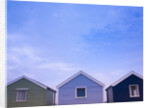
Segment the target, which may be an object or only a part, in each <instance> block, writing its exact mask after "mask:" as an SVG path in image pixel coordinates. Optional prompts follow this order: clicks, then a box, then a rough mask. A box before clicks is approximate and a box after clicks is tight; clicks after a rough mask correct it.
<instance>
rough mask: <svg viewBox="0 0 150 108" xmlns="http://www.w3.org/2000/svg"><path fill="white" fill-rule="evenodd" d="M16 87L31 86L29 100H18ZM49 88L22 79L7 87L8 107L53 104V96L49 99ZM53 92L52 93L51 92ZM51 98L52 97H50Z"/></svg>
mask: <svg viewBox="0 0 150 108" xmlns="http://www.w3.org/2000/svg"><path fill="white" fill-rule="evenodd" d="M16 88H29V90H28V91H27V101H26V102H16V94H17V91H16ZM46 92H47V90H46V89H43V88H41V87H39V86H37V85H36V84H34V83H32V82H30V81H28V80H26V79H21V80H19V81H17V82H15V83H13V84H11V85H9V86H8V87H7V102H8V103H7V105H8V107H26V106H45V105H47V103H49V104H51V103H53V102H48V101H52V98H53V97H51V99H50V100H47V93H46ZM50 94H51V93H50ZM49 98H50V97H49Z"/></svg>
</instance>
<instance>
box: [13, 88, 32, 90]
mask: <svg viewBox="0 0 150 108" xmlns="http://www.w3.org/2000/svg"><path fill="white" fill-rule="evenodd" d="M16 90H29V88H16Z"/></svg>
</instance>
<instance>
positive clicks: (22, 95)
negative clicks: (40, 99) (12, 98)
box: [16, 89, 27, 102]
mask: <svg viewBox="0 0 150 108" xmlns="http://www.w3.org/2000/svg"><path fill="white" fill-rule="evenodd" d="M26 95H27V89H17V96H16V102H25V101H26Z"/></svg>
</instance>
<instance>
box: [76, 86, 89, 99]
mask: <svg viewBox="0 0 150 108" xmlns="http://www.w3.org/2000/svg"><path fill="white" fill-rule="evenodd" d="M83 88H84V89H85V96H82V97H78V96H77V89H83ZM75 98H87V88H86V87H76V88H75Z"/></svg>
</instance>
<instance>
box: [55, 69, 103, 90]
mask: <svg viewBox="0 0 150 108" xmlns="http://www.w3.org/2000/svg"><path fill="white" fill-rule="evenodd" d="M80 74H82V75H84V76H86V77H87V78H89V79H91V80H92V81H94V82H96V83H97V84H99V85H100V86H103V87H104V86H105V85H104V84H103V83H102V82H100V81H98V80H96V79H95V78H93V77H91V76H90V75H88V74H86V73H85V72H83V71H79V72H78V73H76V74H74V75H73V76H71V77H70V78H68V79H67V80H65V81H64V82H62V83H60V84H59V85H58V86H57V87H56V88H57V89H58V88H60V87H61V86H63V85H65V84H66V83H68V82H69V81H71V80H72V79H74V78H75V77H77V76H78V75H80Z"/></svg>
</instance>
